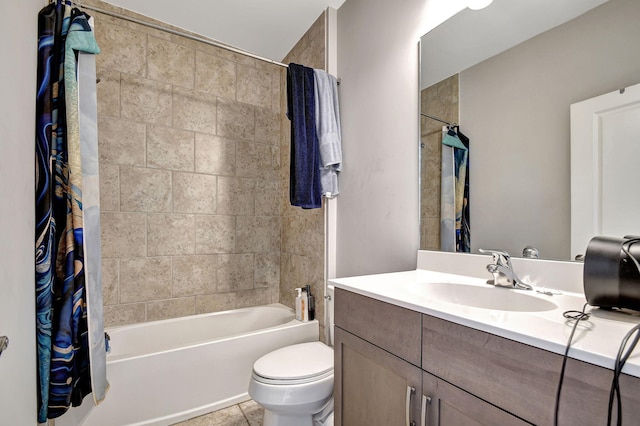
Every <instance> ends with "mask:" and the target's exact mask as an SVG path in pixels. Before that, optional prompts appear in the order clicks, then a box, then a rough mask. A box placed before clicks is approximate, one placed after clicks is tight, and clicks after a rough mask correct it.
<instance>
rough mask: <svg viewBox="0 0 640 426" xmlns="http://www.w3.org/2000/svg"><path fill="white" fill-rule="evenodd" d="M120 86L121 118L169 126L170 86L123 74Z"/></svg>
mask: <svg viewBox="0 0 640 426" xmlns="http://www.w3.org/2000/svg"><path fill="white" fill-rule="evenodd" d="M98 56H99V55H98ZM121 86H122V90H121V98H122V100H121V102H122V105H121V116H122V117H123V118H127V119H129V120H132V121H137V122H143V123H153V124H162V125H170V124H171V85H170V84H165V83H161V82H158V81H153V80H148V79H144V78H139V77H134V76H131V75H126V74H123V75H122V81H121Z"/></svg>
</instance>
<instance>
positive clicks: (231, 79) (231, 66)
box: [196, 51, 236, 99]
mask: <svg viewBox="0 0 640 426" xmlns="http://www.w3.org/2000/svg"><path fill="white" fill-rule="evenodd" d="M196 90H197V91H199V92H206V93H211V94H213V95H216V96H221V97H223V98H227V99H235V98H236V63H235V62H232V61H229V60H226V59H222V58H220V57H219V56H214V55H208V54H206V53H204V52H201V51H196Z"/></svg>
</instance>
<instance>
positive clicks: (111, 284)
mask: <svg viewBox="0 0 640 426" xmlns="http://www.w3.org/2000/svg"><path fill="white" fill-rule="evenodd" d="M101 269H102V303H103V304H104V305H105V306H107V305H117V304H118V301H119V297H118V282H119V275H120V266H119V262H118V259H115V258H113V259H102V268H101Z"/></svg>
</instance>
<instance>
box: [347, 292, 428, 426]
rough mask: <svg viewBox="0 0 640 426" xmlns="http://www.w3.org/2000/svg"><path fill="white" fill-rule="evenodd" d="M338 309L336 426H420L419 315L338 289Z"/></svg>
mask: <svg viewBox="0 0 640 426" xmlns="http://www.w3.org/2000/svg"><path fill="white" fill-rule="evenodd" d="M334 306H335V326H336V327H335V340H334V351H335V369H334V372H335V373H334V377H335V387H334V397H335V402H336V405H335V413H334V417H335V424H336V425H337V426H340V425H344V426H358V425H367V426H389V425H398V426H400V425H410V424H419V418H420V398H421V396H422V386H421V385H422V370H421V369H420V359H421V347H420V341H421V338H420V335H421V324H422V318H421V315H420V314H419V313H417V312H414V311H411V310H408V309H404V308H399V307H397V306H393V305H390V304H387V303H383V302H380V301H377V300H374V299H371V298H368V297H364V296H360V295H357V294H355V293H350V292H347V291H343V290H340V289H336V292H335V298H334ZM407 411H408V413H409V416H408V419H407ZM412 422H413V423H412Z"/></svg>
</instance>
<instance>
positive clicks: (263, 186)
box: [255, 180, 280, 216]
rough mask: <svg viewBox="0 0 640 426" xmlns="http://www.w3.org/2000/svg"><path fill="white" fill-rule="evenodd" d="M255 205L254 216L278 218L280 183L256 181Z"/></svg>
mask: <svg viewBox="0 0 640 426" xmlns="http://www.w3.org/2000/svg"><path fill="white" fill-rule="evenodd" d="M255 203H256V205H255V215H256V216H280V183H279V182H278V181H266V180H258V181H256V189H255Z"/></svg>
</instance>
